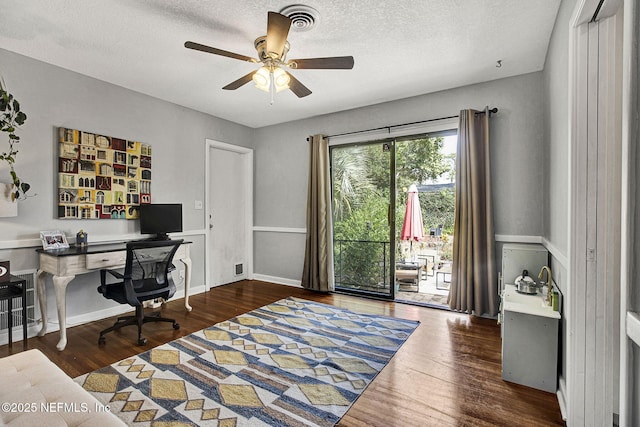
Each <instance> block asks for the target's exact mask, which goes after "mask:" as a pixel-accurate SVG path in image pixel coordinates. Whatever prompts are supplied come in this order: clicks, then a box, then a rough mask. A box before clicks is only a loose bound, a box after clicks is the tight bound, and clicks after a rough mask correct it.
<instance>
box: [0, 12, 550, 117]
mask: <svg viewBox="0 0 640 427" xmlns="http://www.w3.org/2000/svg"><path fill="white" fill-rule="evenodd" d="M297 2H299V0H295V1H275V0H274V1H239V0H215V1H213V0H210V1H202V0H109V1H104V0H3V1H2V12H1V14H0V47H1V48H4V49H7V50H10V51H13V52H16V53H20V54H22V55H25V56H29V57H32V58H35V59H38V60H41V61H44V62H47V63H51V64H54V65H58V66H60V67H63V68H66V69H69V70H73V71H76V72H78V73H82V74H85V75H88V76H91V77H95V78H97V79H100V80H104V81H107V82H110V83H113V84H116V85H119V86H123V87H125V88H128V89H132V90H135V91H138V92H141V93H144V94H148V95H151V96H154V97H157V98H160V99H163V100H166V101H170V102H173V103H176V104H179V105H182V106H185V107H189V108H192V109H194V110H198V111H202V112H205V113H208V114H211V115H214V116H217V117H221V118H223V119H227V120H230V121H233V122H237V123H241V124H244V125H247V126H251V127H261V126H266V125H271V124H276V123H282V122H287V121H291V120H296V119H301V118H306V117H312V116H316V115H319V114H325V113H330V112H334V111H341V110H347V109H351V108H355V107H361V106H366V105H371V104H376V103H380V102H384V101H390V100H394V99H400V98H406V97H410V96H415V95H420V94H424V93H430V92H435V91H439V90H443V89H448V88H452V87H458V86H464V85H468V84H473V83H478V82H483V81H489V80H495V79H499V78H503V77H508V76H514V75H518V74H524V73H529V72H534V71H539V70H542V69H543V67H544V60H545V55H546V52H547V46H548V43H549V38H550V36H551V32H552V29H553V25H554V21H555V17H556V14H557V11H558V6H559V4H560V0H527V1H524V0H415V1H409V0H394V1H377V0H375V1H373V0H331V1H324V0H309V1H306V2H304V4H306V5H308V6H311V7H313V8H315V9H316V10H318V12H319V13H320V19H319V20H318V22H317V24H316V26H315V27H314V28H313V29H311V30H309V31H306V32H295V31H291V32H290V33H289V38H288V40H289V43H290V44H291V50H290V52H289V55H288V57H289V58H312V57H325V56H344V55H352V56H353V57H354V59H355V66H354V68H353V70H295V71H292V74H294V75H295V77H296V78H297V79H298V80H300V81H301V82H302V83H303V84H305V85H306V86H307V87H308V88H309V89H311V90H312V91H313V93H312V94H311V95H310V96H308V97H306V98H301V99H299V98H297V97H296V96H295V95H294V94H293V93H292V92H290V91H285V92H281V93H279V94H277V95H276V98H275V103H274V104H273V105H270V104H269V100H270V96H269V94H267V93H265V92H262V91H259V90H257V89H256V88H255V87H253V84H251V83H249V84H247V85H245V86H243V87H241V88H240V89H238V90H235V91H225V90H222V89H221V88H222V87H223V86H225V85H226V84H227V83H230V82H231V81H233V80H235V79H237V78H239V77H241V76H243V75H245V74H247V73H249V72H250V71H252V70H254V69H255V68H256V65H255V64H251V63H248V62H242V61H238V60H233V59H229V58H225V57H221V56H216V55H211V54H206V53H202V52H197V51H193V50H190V49H185V48H184V42H185V41H187V40H191V41H195V42H198V43H202V44H205V45H209V46H213V47H217V48H219V49H223V50H228V51H232V52H236V53H239V54H242V55H247V56H251V57H255V56H256V52H255V50H254V48H253V42H254V40H255V39H256V38H257V37H259V36H262V35H264V34H265V33H266V26H267V12H268V11H276V12H279V11H280V10H281V9H283V8H284V7H286V6H289V5H291V4H295V3H297ZM498 60H502V67H500V68H498V67H496V61H498Z"/></svg>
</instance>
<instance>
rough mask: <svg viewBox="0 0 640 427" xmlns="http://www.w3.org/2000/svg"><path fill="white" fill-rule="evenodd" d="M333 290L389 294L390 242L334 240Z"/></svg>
mask: <svg viewBox="0 0 640 427" xmlns="http://www.w3.org/2000/svg"><path fill="white" fill-rule="evenodd" d="M333 248H334V261H335V263H334V266H335V267H334V268H335V272H334V273H335V282H336V288H343V289H345V288H347V289H357V290H363V291H372V292H376V291H377V292H385V293H388V292H389V284H390V279H389V266H390V263H391V252H390V244H389V242H383V241H369V240H337V239H336V240H334V245H333Z"/></svg>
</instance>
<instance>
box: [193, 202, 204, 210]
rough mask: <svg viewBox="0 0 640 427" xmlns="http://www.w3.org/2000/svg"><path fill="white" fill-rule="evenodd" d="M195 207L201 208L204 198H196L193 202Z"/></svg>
mask: <svg viewBox="0 0 640 427" xmlns="http://www.w3.org/2000/svg"><path fill="white" fill-rule="evenodd" d="M193 208H194V209H197V210H200V209H202V200H196V201H194V202H193Z"/></svg>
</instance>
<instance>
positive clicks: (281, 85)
mask: <svg viewBox="0 0 640 427" xmlns="http://www.w3.org/2000/svg"><path fill="white" fill-rule="evenodd" d="M290 80H291V79H290V78H289V74H287V73H286V72H285V71H284V70H283V69H282V68H276V69H274V70H273V86H275V89H276V92H281V91H283V90H285V89H289V81H290Z"/></svg>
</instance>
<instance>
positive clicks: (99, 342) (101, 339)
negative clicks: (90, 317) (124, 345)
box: [98, 337, 107, 345]
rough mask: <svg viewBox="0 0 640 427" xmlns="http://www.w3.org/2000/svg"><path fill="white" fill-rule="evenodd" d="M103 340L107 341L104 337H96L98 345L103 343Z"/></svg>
mask: <svg viewBox="0 0 640 427" xmlns="http://www.w3.org/2000/svg"><path fill="white" fill-rule="evenodd" d="M105 342H107V340H106V339H105V338H104V337H100V338H98V345H104V343H105Z"/></svg>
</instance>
